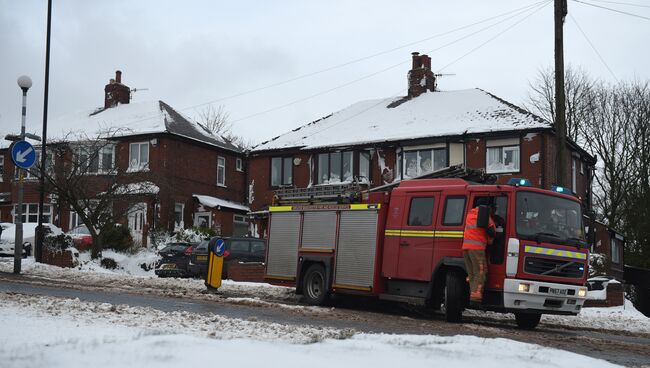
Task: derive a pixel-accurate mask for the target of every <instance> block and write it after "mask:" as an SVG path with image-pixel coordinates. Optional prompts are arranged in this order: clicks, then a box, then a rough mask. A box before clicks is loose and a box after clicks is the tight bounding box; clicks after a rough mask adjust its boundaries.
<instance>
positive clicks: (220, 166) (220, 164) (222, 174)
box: [217, 156, 226, 186]
mask: <svg viewBox="0 0 650 368" xmlns="http://www.w3.org/2000/svg"><path fill="white" fill-rule="evenodd" d="M217 185H221V186H226V159H225V158H224V157H221V156H219V157H217Z"/></svg>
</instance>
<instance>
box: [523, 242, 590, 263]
mask: <svg viewBox="0 0 650 368" xmlns="http://www.w3.org/2000/svg"><path fill="white" fill-rule="evenodd" d="M524 250H525V251H526V253H533V254H542V255H547V256H555V257H562V258H571V259H580V260H584V259H587V254H586V253H582V252H572V251H570V250H561V249H552V248H544V247H535V246H532V245H527V246H526V247H525V248H524Z"/></svg>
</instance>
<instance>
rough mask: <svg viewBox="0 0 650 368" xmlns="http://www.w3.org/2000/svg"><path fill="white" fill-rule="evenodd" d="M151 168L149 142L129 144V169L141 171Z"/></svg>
mask: <svg viewBox="0 0 650 368" xmlns="http://www.w3.org/2000/svg"><path fill="white" fill-rule="evenodd" d="M148 168H149V142H138V143H131V144H130V145H129V171H141V170H147V169H148Z"/></svg>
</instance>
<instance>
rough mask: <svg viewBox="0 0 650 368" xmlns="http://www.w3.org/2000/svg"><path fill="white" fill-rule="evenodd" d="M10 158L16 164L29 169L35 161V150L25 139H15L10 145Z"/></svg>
mask: <svg viewBox="0 0 650 368" xmlns="http://www.w3.org/2000/svg"><path fill="white" fill-rule="evenodd" d="M11 159H12V160H13V162H14V164H16V166H18V167H20V168H22V169H29V168H30V167H32V166H34V163H36V151H35V150H34V147H33V146H32V145H31V144H30V143H29V142H27V141H17V142H16V143H14V144H13V146H12V147H11Z"/></svg>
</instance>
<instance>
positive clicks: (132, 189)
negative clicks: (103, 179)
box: [115, 181, 160, 195]
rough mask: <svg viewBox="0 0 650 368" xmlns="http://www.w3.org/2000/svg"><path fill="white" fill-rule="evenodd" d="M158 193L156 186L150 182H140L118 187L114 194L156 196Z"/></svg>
mask: <svg viewBox="0 0 650 368" xmlns="http://www.w3.org/2000/svg"><path fill="white" fill-rule="evenodd" d="M158 192H160V188H159V187H158V186H157V185H156V184H154V183H152V182H150V181H141V182H138V183H129V184H126V185H123V186H120V187H118V188H117V190H116V191H115V194H131V195H144V194H158Z"/></svg>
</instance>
